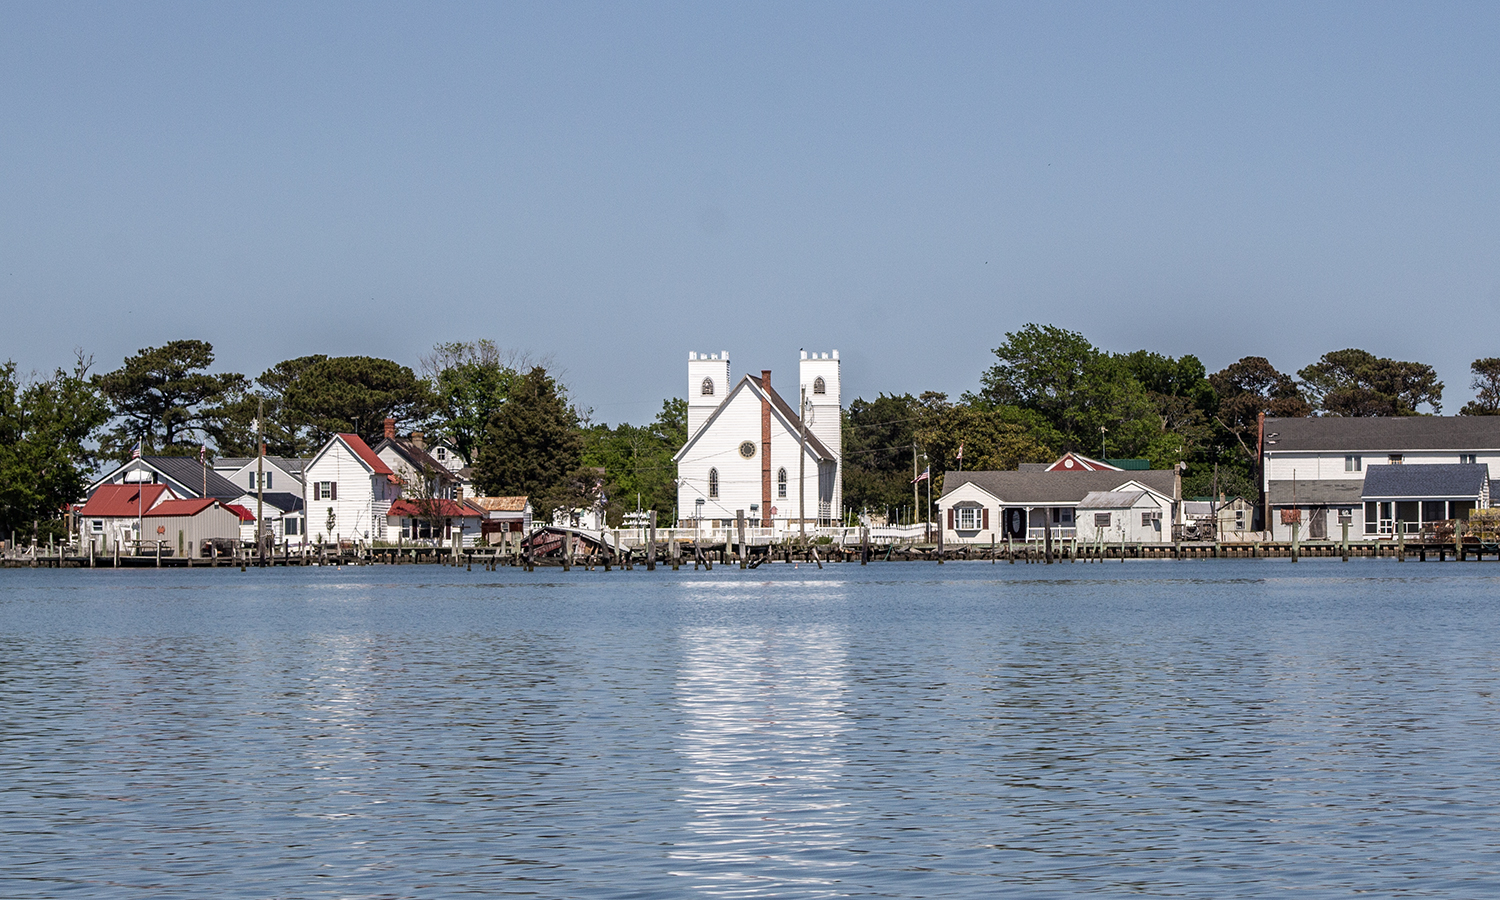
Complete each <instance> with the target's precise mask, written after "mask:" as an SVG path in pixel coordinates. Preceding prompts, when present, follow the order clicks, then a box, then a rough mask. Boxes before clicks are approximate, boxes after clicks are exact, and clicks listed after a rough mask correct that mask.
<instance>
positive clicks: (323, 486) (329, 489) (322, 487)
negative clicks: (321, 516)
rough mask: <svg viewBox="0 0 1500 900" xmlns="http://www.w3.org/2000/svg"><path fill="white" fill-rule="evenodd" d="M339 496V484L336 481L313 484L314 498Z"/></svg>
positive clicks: (333, 498)
mask: <svg viewBox="0 0 1500 900" xmlns="http://www.w3.org/2000/svg"><path fill="white" fill-rule="evenodd" d="M338 498H339V486H338V483H337V482H334V481H319V482H318V483H316V484H314V485H313V499H314V500H337V499H338Z"/></svg>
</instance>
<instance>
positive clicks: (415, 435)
mask: <svg viewBox="0 0 1500 900" xmlns="http://www.w3.org/2000/svg"><path fill="white" fill-rule="evenodd" d="M411 442H412V443H413V444H415V445H416V447H417V449H418V450H426V449H427V435H425V434H423V433H422V432H420V431H413V432H412V433H411Z"/></svg>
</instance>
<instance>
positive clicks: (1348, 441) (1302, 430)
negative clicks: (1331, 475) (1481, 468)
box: [1266, 416, 1500, 453]
mask: <svg viewBox="0 0 1500 900" xmlns="http://www.w3.org/2000/svg"><path fill="white" fill-rule="evenodd" d="M1273 434H1274V435H1276V437H1274V438H1273V437H1271V435H1273ZM1273 441H1274V443H1272V442H1273ZM1497 449H1500V416H1396V417H1378V418H1377V417H1370V418H1345V417H1342V416H1317V417H1309V418H1306V419H1266V452H1267V453H1276V452H1283V451H1287V450H1326V451H1339V452H1349V453H1355V452H1397V453H1399V452H1401V451H1402V450H1454V451H1458V450H1470V451H1474V450H1497Z"/></svg>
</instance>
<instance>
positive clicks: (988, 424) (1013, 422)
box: [916, 403, 1057, 495]
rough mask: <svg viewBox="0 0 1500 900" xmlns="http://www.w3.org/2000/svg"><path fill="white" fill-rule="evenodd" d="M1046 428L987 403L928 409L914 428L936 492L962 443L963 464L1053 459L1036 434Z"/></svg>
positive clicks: (1002, 465)
mask: <svg viewBox="0 0 1500 900" xmlns="http://www.w3.org/2000/svg"><path fill="white" fill-rule="evenodd" d="M1046 432H1047V429H1046V426H1045V425H1041V426H1040V427H1038V423H1037V422H1035V421H1034V420H1033V419H1032V418H1031V417H1030V416H1028V415H1027V413H1026V412H1025V411H1023V410H1020V409H1017V408H1016V407H1013V406H1001V407H986V406H975V405H973V404H968V403H957V404H952V405H945V406H942V407H940V408H936V409H932V410H930V413H929V415H927V416H924V417H923V420H922V423H921V426H920V427H919V428H918V429H917V432H916V439H917V443H918V444H919V445H920V446H921V447H922V448H923V452H925V453H926V454H927V458H928V461H929V462H930V463H931V464H932V474H933V477H934V478H935V479H937V481H935V482H934V483H933V491H934V495H936V494H937V493H940V492H941V490H942V479H941V476H942V473H943V472H945V471H948V470H950V469H957V468H960V465H959V460H958V449H959V447H963V452H964V458H963V465H962V468H965V469H999V470H1012V469H1015V468H1017V467H1019V466H1020V464H1021V463H1044V462H1052V461H1053V460H1054V459H1056V458H1057V452H1056V450H1055V449H1054V448H1053V447H1050V446H1048V445H1047V444H1044V443H1042V441H1041V440H1039V439H1038V435H1039V434H1045V433H1046Z"/></svg>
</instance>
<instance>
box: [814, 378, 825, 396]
mask: <svg viewBox="0 0 1500 900" xmlns="http://www.w3.org/2000/svg"><path fill="white" fill-rule="evenodd" d="M813 393H814V394H826V393H828V384H827V383H826V382H824V381H823V376H821V375H820V376H818V377H817V378H814V379H813Z"/></svg>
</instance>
